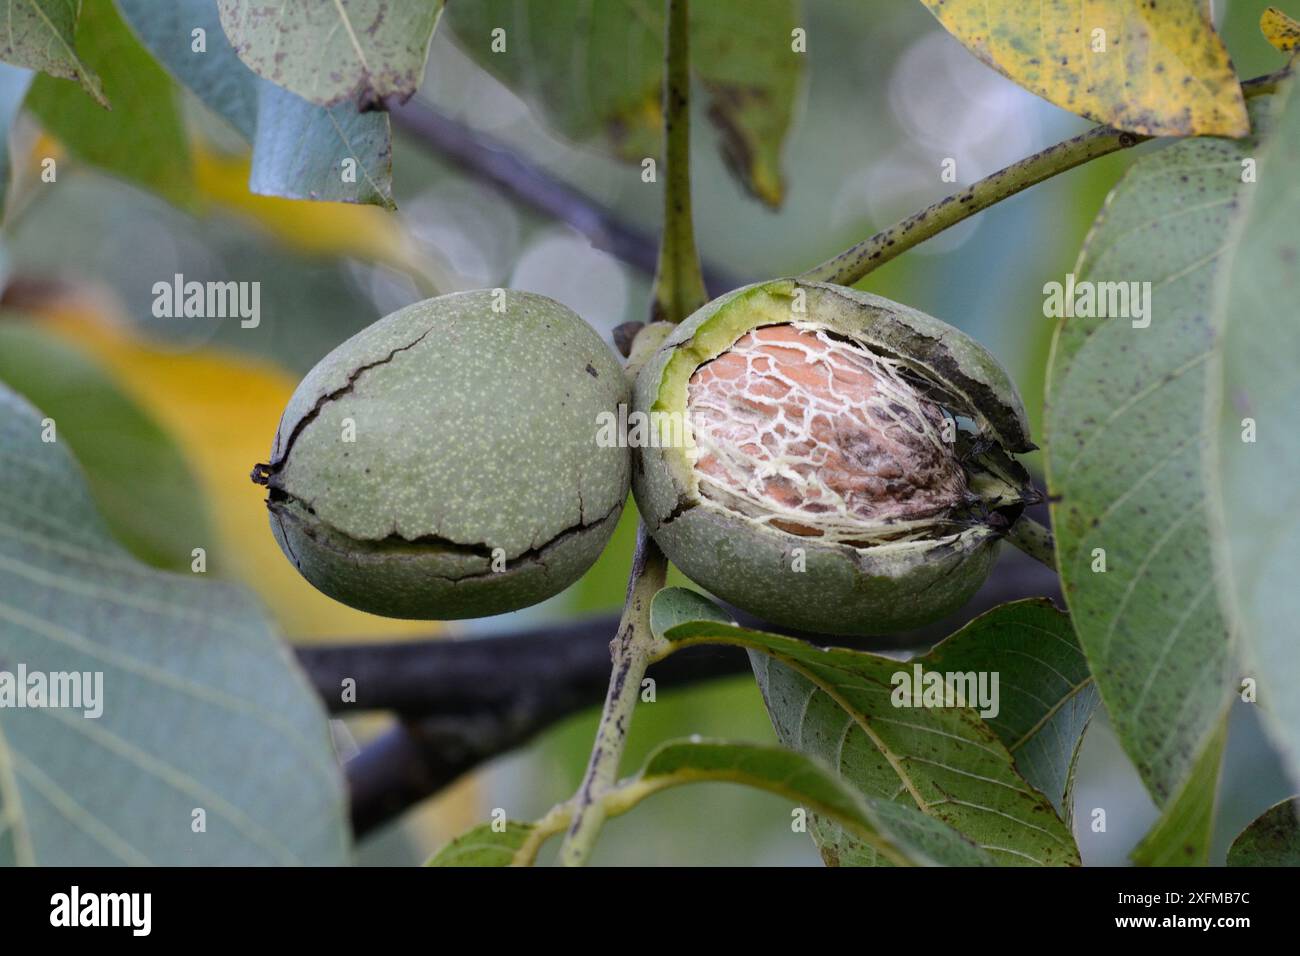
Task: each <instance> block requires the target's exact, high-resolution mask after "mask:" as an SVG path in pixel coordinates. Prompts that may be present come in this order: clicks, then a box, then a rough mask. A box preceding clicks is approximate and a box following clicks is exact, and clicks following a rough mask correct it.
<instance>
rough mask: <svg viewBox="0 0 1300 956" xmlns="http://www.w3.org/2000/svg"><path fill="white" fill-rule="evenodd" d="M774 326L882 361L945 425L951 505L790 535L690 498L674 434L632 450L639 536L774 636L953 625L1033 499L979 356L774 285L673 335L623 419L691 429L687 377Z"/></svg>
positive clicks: (806, 285)
mask: <svg viewBox="0 0 1300 956" xmlns="http://www.w3.org/2000/svg"><path fill="white" fill-rule="evenodd" d="M776 325H782V326H794V327H795V328H796V329H800V328H801V329H807V330H814V331H815V330H823V331H824V333H825V334H826V335H827V336H830V337H834V338H835V340H836V341H843V342H848V343H851V344H852V346H853V347H861V348H862V349H865V350H866V352H868V353H870V355H872V356H879V357H883V358H884V359H885V360H887V362H888V363H889V364H890V367H891V368H894V369H896V371H897V374H898V376H899V377H900V380H902V379H905V380H906V382H907V383H908V384H909V385H910V386H911V387H914V389H915V392H916V394H917V395H918V396H922V397H923V398H924V400H925V402H927V403H930V405H931V407H932V408H935V409H942V410H943V411H944V412H946V413H947V415H946V416H945V419H946V421H947V422H948V423H950V424H951V426H952V429H953V431H954V432H955V436H954V437H955V440H954V441H953V442H952V446H951V455H952V456H953V460H954V462H955V464H953V465H952V467H954V468H957V469H960V471H959V472H958V473H959V474H960V475H961V476H962V478H963V479H964V483H963V484H964V488H963V493H962V495H961V500H960V501H959V502H957V503H956V504H955V505H954V506H953V507H951V508H947V509H945V510H944V511H943V512H942V513H939V514H934V515H929V516H927V517H925V518H924V519H921V520H906V521H904V520H885V521H881V522H879V523H878V524H874V525H870V526H859V527H858V528H857V529H856V531H855V532H854V533H840V534H838V535H832V534H829V533H827V534H826V535H825V536H824V537H818V536H817V534H820V532H817V531H816V529H807V528H805V529H801V530H802V532H803V533H791V532H789V531H787V530H783V528H782V527H777V526H774V525H773V524H772V523H771V521H770V519H771V517H772V516H771V515H770V514H767V515H764V514H759V513H754V512H753V511H752V510H750V511H746V510H745V509H743V508H740V507H738V506H737V505H736V502H735V501H732V500H725V499H723V498H719V497H718V496H716V495H714V496H710V495H709V494H705V493H702V491H701V481H700V473H699V472H698V471H697V470H696V468H695V463H696V460H697V457H696V456H697V455H698V454H700V452H699V451H698V448H697V447H696V445H695V443H694V442H693V441H692V440H691V439H693V437H694V431H693V429H692V428H691V427H690V426H689V425H687V427H686V429H685V431H686V433H687V436H688V439H687V441H686V442H681V441H677V442H673V441H671V440H666V439H670V438H671V435H670V431H668V432H665V433H664V435H662V436H660V437H661V439H665V440H657V439H655V438H652V439H651V440H650V441H649V442H645V441H640V442H637V443H636V444H637V446H638V447H637V448H636V451H635V454H636V461H635V462H634V468H633V492H634V494H635V496H636V501H637V506H638V508H639V509H640V511H641V514H642V516H643V518H644V520H645V521H646V524H647V527H648V529H649V531H650V533H651V534H652V535H653V537H654V539H655V540H656V541H657V542H658V544H659V545H660V546H661V547H662V548H663V550H664V553H665V554H666V555H667V556H668V558H669V559H670V560H671V561H672V562H673V563H674V564H675V565H677V567H678V568H680V569H681V571H682V572H683V573H685V574H686V575H687V576H688V577H689V578H691V579H692V580H693V581H694V582H695V583H697V584H699V585H700V586H701V587H703V588H706V589H707V590H709V591H711V592H713V593H714V594H715V595H717V596H718V597H720V598H721V599H723V600H724V601H727V602H729V603H731V604H733V605H735V606H736V607H738V608H740V609H742V610H744V611H747V612H749V613H751V614H754V615H757V616H758V617H761V618H763V619H766V620H767V621H769V622H771V623H773V624H777V625H780V626H784V627H789V628H794V629H798V630H804V631H813V632H823V633H831V634H882V633H889V632H892V631H897V630H902V629H907V628H911V627H917V626H920V625H922V624H925V623H928V622H930V621H933V620H937V619H939V618H941V617H943V616H945V615H947V614H949V613H951V612H953V611H954V610H956V609H957V608H959V607H960V606H961V605H962V604H964V603H965V602H966V601H967V600H969V598H970V597H971V596H972V595H973V594H974V593H975V591H976V590H978V588H979V587H980V585H981V584H982V583H983V582H984V580H985V579H986V577H987V576H988V573H989V571H990V569H991V568H992V566H993V563H994V559H995V556H996V551H997V546H998V543H999V541H1000V539H1001V537H1003V536H1004V534H1005V532H1006V530H1007V528H1009V527H1010V524H1011V523H1012V522H1014V521H1015V520H1016V519H1017V518H1018V517H1019V516H1020V513H1021V511H1022V510H1023V508H1024V506H1025V504H1027V503H1029V502H1031V501H1033V500H1036V498H1037V495H1036V493H1035V491H1034V490H1033V488H1032V485H1031V483H1030V481H1029V476H1028V474H1027V473H1026V472H1025V470H1024V469H1023V467H1021V466H1020V465H1019V464H1018V463H1017V462H1016V461H1015V460H1014V459H1013V458H1012V457H1011V453H1020V452H1026V451H1030V450H1032V449H1033V448H1034V446H1033V444H1032V443H1031V442H1030V440H1029V431H1028V425H1027V421H1026V417H1025V411H1024V407H1023V405H1022V404H1021V401H1020V397H1019V395H1018V393H1017V391H1016V389H1015V387H1014V385H1013V384H1012V382H1011V380H1010V379H1009V378H1008V376H1007V374H1006V372H1005V371H1004V370H1003V369H1002V367H1001V366H1000V365H999V364H998V362H997V361H996V360H995V359H994V358H993V356H992V355H991V354H990V353H989V352H988V351H987V350H986V349H984V348H983V347H982V346H981V345H979V344H978V343H977V342H975V341H974V340H972V339H971V338H970V337H968V336H967V335H965V334H963V333H962V332H960V331H959V330H957V329H955V328H953V327H952V326H950V325H947V324H946V323H944V322H941V321H940V320H938V319H935V318H933V317H931V316H929V315H926V314H924V313H922V312H918V311H916V310H915V309H911V308H908V307H907V306H903V305H900V304H898V303H896V302H891V301H889V300H888V299H884V298H881V297H879V296H874V295H870V294H868V293H865V292H858V291H856V290H853V289H847V288H843V287H840V286H834V285H828V284H824V283H818V282H803V281H799V280H795V279H779V280H774V281H770V282H765V283H760V284H757V285H753V286H749V287H747V288H744V289H739V290H737V291H735V292H732V293H730V294H728V295H725V296H723V297H721V298H719V299H717V300H715V301H713V302H711V303H709V304H708V305H706V306H704V307H703V308H702V309H700V310H699V311H698V312H696V313H695V314H694V315H692V316H691V317H690V318H689V319H687V320H686V321H685V322H684V323H682V324H681V325H680V326H679V327H678V328H676V329H675V330H674V331H673V332H672V334H670V335H669V336H668V337H667V338H666V339H665V340H664V342H663V344H662V345H661V346H660V347H659V349H658V350H657V351H656V352H655V354H654V355H653V356H652V357H651V358H650V359H649V360H648V361H647V363H646V365H645V366H644V367H643V368H642V369H641V371H640V373H639V374H638V377H637V380H636V386H635V392H634V411H635V412H639V413H642V416H643V417H642V420H643V421H644V420H649V421H651V422H655V420H656V419H658V424H655V425H652V427H651V428H650V429H649V431H650V432H651V433H652V434H658V431H657V430H658V429H660V428H667V427H668V426H667V425H666V424H665V423H668V422H671V421H672V420H674V418H676V420H678V421H680V420H682V419H683V418H686V419H687V420H688V421H689V417H688V416H687V402H688V383H689V382H690V381H691V378H692V376H693V375H694V374H695V373H696V371H697V370H699V369H701V367H702V366H705V365H706V364H707V363H710V362H713V361H714V360H715V359H717V358H718V357H719V356H721V355H722V354H723V353H724V352H727V351H728V350H729V349H731V348H732V347H733V345H735V344H736V343H737V341H738V340H740V339H741V338H742V336H745V335H746V334H747V333H749V332H751V330H754V329H760V328H762V327H765V326H776ZM918 401H919V399H918ZM655 413H658V415H656V414H655ZM744 413H745V412H744V410H743V409H742V410H741V411H739V412H738V413H737V414H744ZM959 426H960V427H959ZM947 453H948V452H946V451H945V454H947ZM787 523H788V522H787ZM800 523H801V524H814V523H815V522H811V521H806V520H801V522H800ZM795 549H802V550H801V551H796V550H795ZM796 567H797V568H800V569H801V570H795V568H796Z"/></svg>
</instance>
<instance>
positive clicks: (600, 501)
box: [253, 290, 629, 620]
mask: <svg viewBox="0 0 1300 956" xmlns="http://www.w3.org/2000/svg"><path fill="white" fill-rule="evenodd" d="M627 391H628V386H627V382H626V378H625V376H624V374H623V371H622V368H621V366H620V365H619V363H618V361H617V359H616V358H615V357H614V355H613V353H612V352H611V350H610V349H609V348H608V347H607V346H606V345H605V343H604V342H603V341H602V340H601V339H600V336H599V335H597V333H596V332H595V331H594V330H593V329H592V328H591V327H590V326H588V325H587V324H586V323H585V322H584V321H583V320H582V319H581V318H579V317H578V316H577V315H575V314H574V313H573V312H572V311H570V310H569V309H567V308H565V307H564V306H562V305H560V304H559V303H557V302H554V301H552V300H550V299H547V298H545V297H543V296H539V295H533V294H529V293H522V292H514V291H505V290H482V291H475V292H463V293H455V294H452V295H446V296H441V297H439V298H436V299H429V300H427V301H424V302H418V303H416V304H414V305H411V306H408V307H406V308H404V309H401V310H399V311H397V312H394V313H393V314H391V315H389V316H386V317H385V318H383V319H380V320H379V321H378V322H376V323H374V324H373V325H371V326H369V327H368V328H366V329H364V330H363V331H361V332H360V333H358V334H357V335H355V336H353V337H352V338H350V339H348V340H347V341H346V342H344V343H342V344H341V345H340V346H338V348H336V349H334V351H332V352H331V353H330V354H329V355H327V356H326V357H325V358H323V359H322V360H321V361H320V363H319V364H317V365H316V367H315V368H313V369H312V370H311V372H309V373H308V374H307V376H306V378H304V379H303V381H302V383H301V384H300V385H299V386H298V388H297V390H296V391H295V392H294V395H293V397H292V398H291V399H290V400H289V404H288V407H287V408H286V409H285V412H284V416H283V418H282V419H281V421H280V427H279V430H278V431H277V433H276V436H275V443H274V445H273V447H272V451H271V458H270V461H269V462H267V463H265V464H259V465H257V466H256V467H255V468H254V470H253V480H254V481H256V482H258V483H259V484H262V485H264V486H265V487H266V488H267V492H268V494H267V502H266V504H267V509H268V511H269V512H270V520H271V530H272V532H273V533H274V534H275V538H276V540H277V541H278V542H279V544H280V547H281V548H282V549H283V551H284V553H285V555H286V556H287V557H288V558H289V560H291V561H292V562H293V563H294V565H295V566H296V567H297V568H298V570H299V571H300V572H301V573H302V574H303V576H304V577H306V578H307V580H308V581H310V582H311V583H312V584H313V585H315V586H316V587H317V588H318V589H319V590H321V591H323V592H325V593H326V594H328V595H330V596H331V597H333V598H335V599H337V600H339V601H342V602H343V603H345V604H349V605H351V606H353V607H356V608H360V609H361V610H363V611H370V612H372V613H376V614H383V615H386V616H389V617H403V618H423V619H430V620H434V619H438V620H441V619H454V618H467V617H482V616H486V615H491V614H500V613H503V612H505V611H511V610H515V609H518V608H522V607H527V606H529V605H532V604H535V603H537V602H538V601H542V600H544V599H546V598H548V597H551V596H552V595H554V594H557V593H559V592H560V591H561V590H563V589H564V588H566V587H567V586H568V585H570V584H572V583H573V582H574V581H575V580H577V579H578V577H580V576H581V575H582V573H583V572H584V571H586V570H587V568H589V567H590V566H591V564H592V563H593V562H594V561H595V560H596V558H597V557H598V556H599V555H600V552H601V551H602V550H603V548H604V547H605V545H606V544H607V543H608V541H609V538H610V536H611V535H612V534H613V531H614V526H615V525H616V524H617V522H618V518H619V513H620V512H621V510H622V507H623V503H624V501H625V500H626V498H627V491H628V482H629V474H628V472H629V454H628V451H627V449H626V448H625V447H605V446H603V445H601V444H598V443H597V441H596V434H597V422H598V420H599V417H600V415H601V413H604V412H609V413H615V412H616V411H617V409H618V406H619V404H620V403H623V402H626V401H627V397H628V396H627Z"/></svg>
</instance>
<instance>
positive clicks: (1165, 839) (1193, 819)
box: [1131, 712, 1228, 866]
mask: <svg viewBox="0 0 1300 956" xmlns="http://www.w3.org/2000/svg"><path fill="white" fill-rule="evenodd" d="M1227 738H1228V719H1227V714H1226V712H1225V713H1224V715H1223V716H1222V717H1221V718H1220V720H1219V725H1218V727H1217V728H1216V729H1215V731H1214V734H1213V735H1212V736H1211V737H1210V739H1209V741H1208V742H1207V743H1206V745H1205V748H1204V749H1203V750H1202V751H1201V755H1200V757H1199V758H1198V759H1197V761H1196V763H1195V764H1194V765H1193V766H1192V770H1191V773H1190V774H1189V775H1188V777H1187V779H1186V780H1185V781H1184V782H1183V785H1182V787H1181V788H1180V789H1179V791H1178V793H1176V794H1175V795H1174V797H1173V799H1171V800H1170V801H1169V802H1168V803H1167V804H1166V805H1165V808H1164V812H1163V813H1162V814H1161V815H1160V819H1158V820H1157V821H1156V823H1155V826H1153V827H1152V828H1151V830H1150V832H1149V833H1147V835H1146V836H1145V837H1143V838H1142V842H1141V843H1139V844H1138V845H1137V847H1136V849H1134V850H1133V853H1132V854H1131V855H1132V858H1133V862H1134V863H1136V864H1137V865H1138V866H1204V865H1205V864H1206V863H1208V862H1209V857H1210V843H1211V840H1212V839H1213V837H1214V808H1215V795H1216V794H1217V793H1218V790H1219V774H1220V771H1221V770H1222V767H1223V747H1224V744H1225V743H1226V742H1227Z"/></svg>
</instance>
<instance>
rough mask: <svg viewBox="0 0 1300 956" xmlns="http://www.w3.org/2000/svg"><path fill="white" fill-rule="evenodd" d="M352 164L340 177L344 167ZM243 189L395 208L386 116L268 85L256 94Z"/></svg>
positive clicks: (301, 197)
mask: <svg viewBox="0 0 1300 956" xmlns="http://www.w3.org/2000/svg"><path fill="white" fill-rule="evenodd" d="M349 160H351V161H352V162H353V163H355V166H356V168H355V170H353V171H350V172H352V173H353V174H354V175H352V176H349V178H348V179H347V180H345V179H344V175H343V174H344V172H345V170H344V164H345V162H347V161H349ZM248 188H249V189H251V190H252V191H253V192H255V193H260V194H262V195H267V196H287V197H289V198H290V199H317V200H333V201H336V202H359V203H372V204H374V205H376V206H384V207H386V208H388V209H395V208H396V204H395V203H394V202H393V195H392V193H393V169H392V146H391V140H390V134H389V127H388V114H387V113H383V112H380V113H358V112H357V111H356V110H354V109H353V108H352V107H351V106H349V105H348V104H346V103H345V104H343V105H341V106H335V107H331V108H328V109H325V108H310V106H309V104H308V103H307V102H306V101H305V100H303V99H301V98H299V97H297V96H295V95H294V94H293V93H290V92H289V91H287V90H282V89H280V88H279V87H278V86H276V85H274V84H272V83H263V84H262V85H261V86H260V87H259V88H258V95H257V138H256V139H255V140H254V141H253V168H252V171H251V173H250V174H249V177H248Z"/></svg>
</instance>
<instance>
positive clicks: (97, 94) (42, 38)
mask: <svg viewBox="0 0 1300 956" xmlns="http://www.w3.org/2000/svg"><path fill="white" fill-rule="evenodd" d="M79 5H80V0H0V60H3V61H4V62H5V63H12V64H14V65H15V66H25V67H28V68H30V69H33V70H40V71H41V72H42V73H47V74H49V75H50V76H56V77H59V78H61V79H65V80H76V81H77V82H78V83H80V84H81V88H82V89H84V90H85V91H86V92H87V93H89V94H90V95H91V96H92V97H94V98H95V101H96V102H97V103H99V105H100V106H107V105H108V100H106V99H105V98H104V90H103V87H102V85H101V84H100V81H99V77H97V76H96V75H95V72H94V70H92V69H91V68H90V67H89V66H87V65H86V64H85V63H83V62H82V60H81V58H80V57H79V56H78V55H77V51H76V49H74V47H75V45H76V41H75V38H76V28H77V12H78V7H79Z"/></svg>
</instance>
